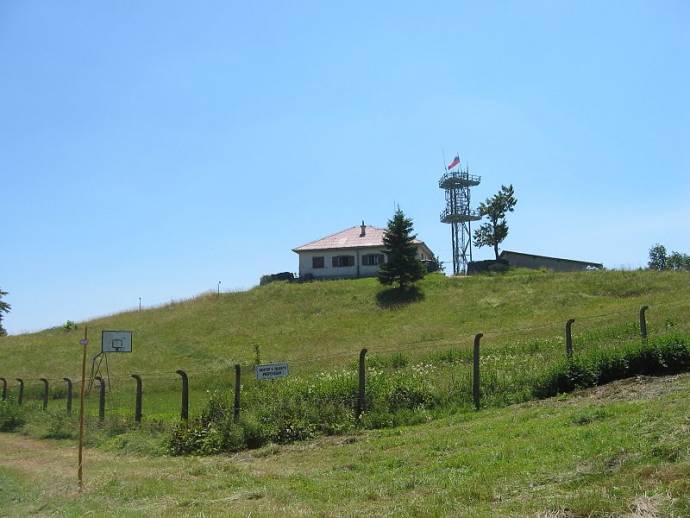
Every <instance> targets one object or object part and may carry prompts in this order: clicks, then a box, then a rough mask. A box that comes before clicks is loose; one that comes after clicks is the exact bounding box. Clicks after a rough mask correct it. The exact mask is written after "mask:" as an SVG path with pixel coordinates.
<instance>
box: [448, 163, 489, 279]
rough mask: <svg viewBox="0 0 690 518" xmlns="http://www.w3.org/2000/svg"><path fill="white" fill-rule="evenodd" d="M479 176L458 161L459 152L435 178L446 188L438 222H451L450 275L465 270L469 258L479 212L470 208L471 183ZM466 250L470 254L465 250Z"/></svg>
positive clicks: (474, 185)
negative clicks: (472, 227)
mask: <svg viewBox="0 0 690 518" xmlns="http://www.w3.org/2000/svg"><path fill="white" fill-rule="evenodd" d="M481 180H482V179H481V177H480V176H476V175H473V174H470V170H469V168H468V167H467V166H466V167H465V169H463V168H462V166H461V165H460V158H459V157H458V156H456V157H455V159H454V160H453V161H452V162H451V163H450V165H449V166H448V168H447V169H446V172H445V174H444V175H443V176H441V179H440V180H439V181H438V186H439V187H440V188H441V189H443V190H444V191H445V192H446V208H445V209H444V210H443V211H442V212H441V222H442V223H450V235H451V240H452V242H453V275H460V274H467V262H468V260H467V259H468V256H469V260H470V261H471V260H472V232H471V231H472V229H471V227H470V224H471V222H472V221H478V220H480V219H481V216H480V215H479V213H478V212H477V211H476V210H472V209H471V208H470V187H476V186H477V185H479V183H480V182H481ZM468 250H469V254H468Z"/></svg>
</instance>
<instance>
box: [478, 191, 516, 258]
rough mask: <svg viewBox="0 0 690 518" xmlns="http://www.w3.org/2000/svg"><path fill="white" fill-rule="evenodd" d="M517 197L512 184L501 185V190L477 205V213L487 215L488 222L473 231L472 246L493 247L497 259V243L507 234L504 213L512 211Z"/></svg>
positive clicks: (482, 215)
mask: <svg viewBox="0 0 690 518" xmlns="http://www.w3.org/2000/svg"><path fill="white" fill-rule="evenodd" d="M516 204H517V198H515V191H514V190H513V186H512V185H509V186H508V187H506V186H505V185H502V186H501V190H500V191H498V193H496V194H494V195H493V196H492V197H491V198H487V200H486V201H485V202H482V203H481V204H480V205H479V215H480V216H481V217H485V216H486V217H488V218H489V222H488V223H482V225H481V226H480V227H479V228H478V229H476V230H475V231H474V246H476V247H477V248H481V247H482V246H490V247H492V248H493V249H494V254H495V255H496V260H497V261H498V245H499V244H501V242H503V240H504V239H505V238H506V237H507V236H508V223H507V222H506V214H507V213H508V212H513V210H514V209H515V205H516Z"/></svg>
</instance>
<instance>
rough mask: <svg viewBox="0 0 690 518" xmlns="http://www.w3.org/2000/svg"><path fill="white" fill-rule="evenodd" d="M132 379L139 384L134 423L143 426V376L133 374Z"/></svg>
mask: <svg viewBox="0 0 690 518" xmlns="http://www.w3.org/2000/svg"><path fill="white" fill-rule="evenodd" d="M132 377H133V378H134V379H135V381H136V382H137V397H136V401H135V402H134V422H135V423H138V424H141V397H142V387H141V376H139V375H138V374H132Z"/></svg>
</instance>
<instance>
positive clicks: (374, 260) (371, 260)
mask: <svg viewBox="0 0 690 518" xmlns="http://www.w3.org/2000/svg"><path fill="white" fill-rule="evenodd" d="M383 261H384V258H383V254H364V255H363V256H362V265H364V266H376V265H378V264H383Z"/></svg>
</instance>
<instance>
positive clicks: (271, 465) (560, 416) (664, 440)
mask: <svg viewBox="0 0 690 518" xmlns="http://www.w3.org/2000/svg"><path fill="white" fill-rule="evenodd" d="M689 390H690V377H689V376H688V375H681V376H673V377H668V378H632V379H628V380H625V381H622V382H620V381H619V382H615V383H612V384H609V385H606V386H604V387H599V388H595V389H589V390H586V391H581V392H576V393H573V394H571V395H567V396H560V397H558V398H553V399H549V400H544V401H539V402H530V403H522V404H519V405H513V406H511V407H507V408H496V409H488V410H485V411H483V412H480V413H465V414H457V415H453V416H449V417H446V418H441V419H439V420H437V421H434V422H433V423H429V424H421V425H417V426H414V427H399V428H395V429H388V430H379V431H367V432H363V433H358V434H354V435H346V436H341V437H335V438H321V439H317V440H314V441H308V442H303V443H295V444H292V445H285V446H279V445H270V446H267V447H265V448H261V449H258V450H251V451H248V452H243V453H239V454H235V455H230V456H223V455H221V456H214V457H201V458H199V457H183V458H175V457H173V458H170V457H148V456H139V455H121V454H119V455H116V454H112V453H109V452H104V451H102V450H87V453H86V471H85V473H86V488H85V491H84V493H83V494H81V495H79V494H78V493H77V491H76V484H75V473H74V471H75V469H74V468H75V458H76V451H75V450H74V447H73V443H71V442H64V441H51V442H49V443H48V442H45V441H36V440H32V439H28V438H26V437H23V436H20V435H17V434H0V508H1V509H3V512H5V513H7V514H10V515H29V514H36V515H56V514H58V515H67V516H73V515H84V514H87V513H97V514H103V515H112V514H114V513H117V514H118V515H120V516H130V515H131V516H140V515H141V514H155V515H158V516H179V515H194V516H198V515H205V516H227V515H232V516H247V515H249V514H251V515H252V516H269V515H270V516H275V515H276V514H280V515H284V516H297V515H299V516H323V515H328V516H361V515H384V514H393V515H409V516H411V515H414V516H438V515H455V516H576V517H577V516H622V515H627V514H630V515H633V516H687V515H688V514H690V498H689V496H688V495H690V483H689V482H688V481H690V436H689V435H688V433H687V429H688V415H690V399H688V397H687V394H688V391H689Z"/></svg>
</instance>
